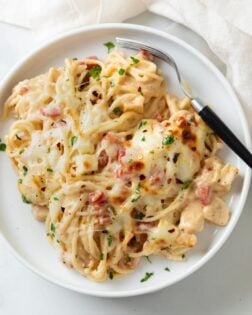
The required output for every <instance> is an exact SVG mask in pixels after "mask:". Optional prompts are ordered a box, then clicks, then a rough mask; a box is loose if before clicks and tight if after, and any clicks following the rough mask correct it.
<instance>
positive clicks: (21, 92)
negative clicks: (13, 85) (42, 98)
mask: <svg viewBox="0 0 252 315" xmlns="http://www.w3.org/2000/svg"><path fill="white" fill-rule="evenodd" d="M28 91H29V88H28V87H27V86H22V87H21V88H20V90H19V92H18V94H20V95H24V94H25V93H27V92H28Z"/></svg>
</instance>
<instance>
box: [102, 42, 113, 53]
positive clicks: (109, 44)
mask: <svg viewBox="0 0 252 315" xmlns="http://www.w3.org/2000/svg"><path fill="white" fill-rule="evenodd" d="M103 45H104V46H106V47H107V48H108V53H110V51H111V50H112V49H113V48H115V44H114V43H112V42H107V43H105V44H103Z"/></svg>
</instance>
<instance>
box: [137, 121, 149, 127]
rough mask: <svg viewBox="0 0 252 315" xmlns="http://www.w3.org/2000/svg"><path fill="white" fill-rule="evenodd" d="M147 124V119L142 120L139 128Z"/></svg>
mask: <svg viewBox="0 0 252 315" xmlns="http://www.w3.org/2000/svg"><path fill="white" fill-rule="evenodd" d="M145 125H147V121H146V120H141V122H140V124H139V126H138V129H141V128H142V127H144V126H145Z"/></svg>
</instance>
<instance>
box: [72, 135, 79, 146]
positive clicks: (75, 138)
mask: <svg viewBox="0 0 252 315" xmlns="http://www.w3.org/2000/svg"><path fill="white" fill-rule="evenodd" d="M77 139H78V138H77V137H76V136H72V138H71V146H73V145H74V144H75V143H76V141H77Z"/></svg>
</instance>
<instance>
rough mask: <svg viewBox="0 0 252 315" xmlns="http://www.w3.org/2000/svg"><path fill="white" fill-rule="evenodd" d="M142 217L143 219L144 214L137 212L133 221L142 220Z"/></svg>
mask: <svg viewBox="0 0 252 315" xmlns="http://www.w3.org/2000/svg"><path fill="white" fill-rule="evenodd" d="M144 217H145V214H144V213H143V212H138V213H137V214H136V215H135V219H137V220H143V218H144Z"/></svg>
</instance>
